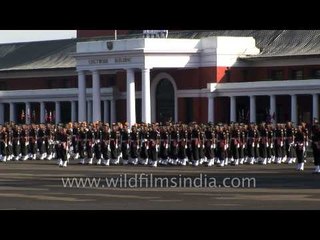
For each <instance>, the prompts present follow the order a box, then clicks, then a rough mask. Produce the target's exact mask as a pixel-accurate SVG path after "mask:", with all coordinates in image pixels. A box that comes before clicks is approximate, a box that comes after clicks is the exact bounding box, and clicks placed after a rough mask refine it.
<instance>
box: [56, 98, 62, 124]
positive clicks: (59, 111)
mask: <svg viewBox="0 0 320 240" xmlns="http://www.w3.org/2000/svg"><path fill="white" fill-rule="evenodd" d="M55 119H56V124H57V123H60V122H61V108H60V102H56V116H55Z"/></svg>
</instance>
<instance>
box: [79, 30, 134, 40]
mask: <svg viewBox="0 0 320 240" xmlns="http://www.w3.org/2000/svg"><path fill="white" fill-rule="evenodd" d="M114 31H115V30H77V38H86V37H101V36H114ZM128 31H129V30H117V34H118V35H124V34H127V33H128Z"/></svg>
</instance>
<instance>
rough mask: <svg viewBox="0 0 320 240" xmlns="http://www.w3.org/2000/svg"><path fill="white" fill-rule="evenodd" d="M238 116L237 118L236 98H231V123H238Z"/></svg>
mask: <svg viewBox="0 0 320 240" xmlns="http://www.w3.org/2000/svg"><path fill="white" fill-rule="evenodd" d="M236 120H237V116H236V97H235V96H231V97H230V122H236Z"/></svg>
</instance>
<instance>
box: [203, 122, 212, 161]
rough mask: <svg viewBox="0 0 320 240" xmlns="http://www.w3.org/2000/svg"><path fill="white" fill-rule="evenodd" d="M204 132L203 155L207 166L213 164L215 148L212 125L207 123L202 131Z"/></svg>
mask: <svg viewBox="0 0 320 240" xmlns="http://www.w3.org/2000/svg"><path fill="white" fill-rule="evenodd" d="M204 134H205V157H206V158H207V160H208V167H211V166H213V165H214V149H215V136H214V135H215V133H214V131H213V130H212V126H211V125H208V126H207V127H206V130H205V132H204Z"/></svg>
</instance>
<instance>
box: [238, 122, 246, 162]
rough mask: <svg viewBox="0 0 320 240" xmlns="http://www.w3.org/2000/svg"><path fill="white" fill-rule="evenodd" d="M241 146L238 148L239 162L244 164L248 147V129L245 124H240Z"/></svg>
mask: <svg viewBox="0 0 320 240" xmlns="http://www.w3.org/2000/svg"><path fill="white" fill-rule="evenodd" d="M239 130H240V146H239V148H238V151H239V164H243V163H244V160H245V149H246V129H245V125H243V124H240V126H239Z"/></svg>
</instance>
